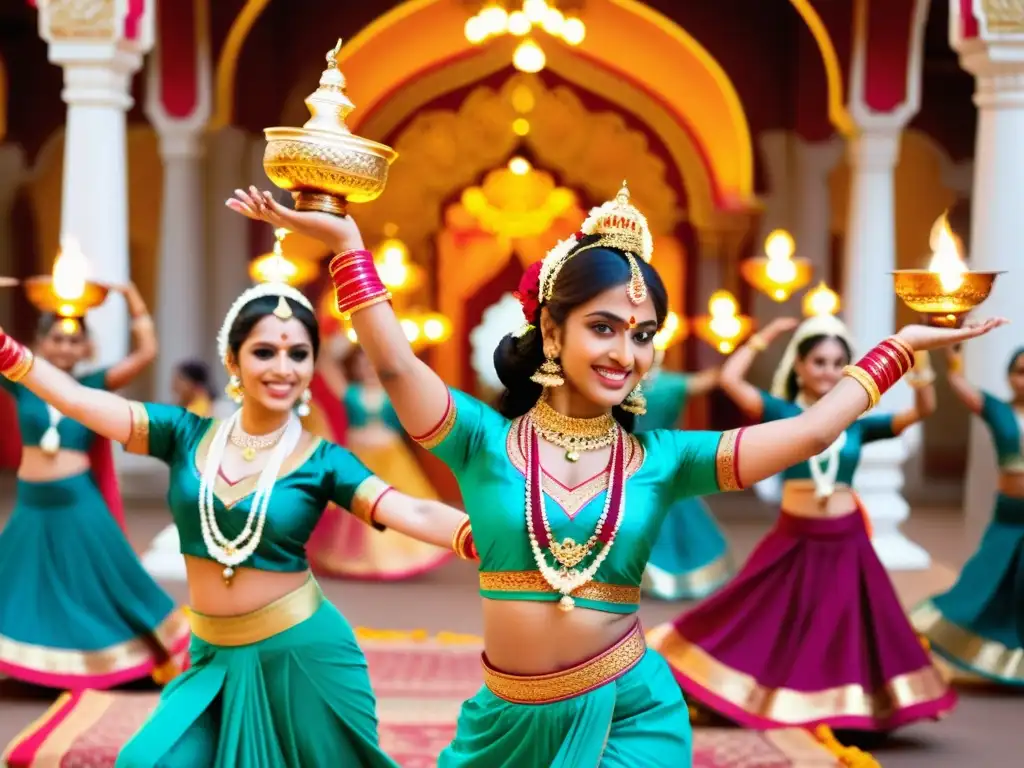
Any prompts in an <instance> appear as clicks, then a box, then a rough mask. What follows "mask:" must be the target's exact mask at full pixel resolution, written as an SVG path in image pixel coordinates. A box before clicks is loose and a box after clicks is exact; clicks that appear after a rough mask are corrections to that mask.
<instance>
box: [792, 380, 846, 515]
mask: <svg viewBox="0 0 1024 768" xmlns="http://www.w3.org/2000/svg"><path fill="white" fill-rule="evenodd" d="M795 402H796V404H797V405H798V406H799V407H800V408H801V409H803V410H807V408H809V407H810V403H808V402H807V398H805V397H804V396H803V395H797V396H796V400H795ZM845 445H846V431H845V430H844V431H843V432H841V433H840V434H839V437H837V438H836V440H835V442H833V443H832V445H830V446H829V447H828V448H826V449H825V450H824V451H822V452H821V453H819V454H818V455H817V456H812V457H811V458H809V459H808V460H807V466H808V468H809V469H810V471H811V480H812V481H813V482H814V496H815V498H817V499H818V501H820V502H826V501H828V500H829V498H831V496H832V494H834V493H835V492H836V480H837V479H838V477H839V454H840V452H841V451H842V450H843V447H844V446H845Z"/></svg>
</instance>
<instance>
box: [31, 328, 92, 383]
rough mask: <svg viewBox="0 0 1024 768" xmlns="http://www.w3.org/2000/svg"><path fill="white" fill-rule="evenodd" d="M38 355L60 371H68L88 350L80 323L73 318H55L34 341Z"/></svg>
mask: <svg viewBox="0 0 1024 768" xmlns="http://www.w3.org/2000/svg"><path fill="white" fill-rule="evenodd" d="M36 350H37V352H38V353H39V356H40V357H42V358H43V359H44V360H46V362H48V363H50V364H51V365H53V366H55V367H57V368H60V369H61V370H62V371H65V372H70V371H72V370H74V368H75V366H76V365H78V364H79V363H80V362H82V361H83V360H85V359H86V358H87V357H88V356H89V354H90V352H91V348H90V344H89V337H88V336H86V334H85V331H84V330H83V329H82V325H81V324H80V323H78V322H76V321H73V320H67V321H65V320H59V319H58V320H55V321H54V322H53V324H52V325H50V327H49V328H48V329H47V330H46V332H45V333H42V334H40V335H39V337H38V339H37V342H36Z"/></svg>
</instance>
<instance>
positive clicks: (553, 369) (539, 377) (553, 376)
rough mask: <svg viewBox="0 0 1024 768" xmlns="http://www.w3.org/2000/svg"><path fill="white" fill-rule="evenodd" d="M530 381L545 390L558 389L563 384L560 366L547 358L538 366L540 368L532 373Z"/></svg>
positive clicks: (552, 359)
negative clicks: (549, 388)
mask: <svg viewBox="0 0 1024 768" xmlns="http://www.w3.org/2000/svg"><path fill="white" fill-rule="evenodd" d="M530 381H532V382H534V383H535V384H540V385H541V386H542V387H545V388H548V387H560V386H562V385H563V384H565V379H564V378H563V377H562V366H560V365H559V364H558V362H557V361H556V360H555V359H554V358H551V357H549V358H548V359H547V360H545V361H544V362H543V363H541V364H540V368H538V369H537V370H536V371H534V373H533V376H531V377H530Z"/></svg>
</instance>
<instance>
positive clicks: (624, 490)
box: [228, 188, 1001, 768]
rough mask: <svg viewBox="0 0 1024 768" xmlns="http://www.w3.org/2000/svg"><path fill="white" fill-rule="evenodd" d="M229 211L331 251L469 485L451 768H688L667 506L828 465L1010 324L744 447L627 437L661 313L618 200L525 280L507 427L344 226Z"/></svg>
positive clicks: (383, 364) (382, 369) (506, 366)
mask: <svg viewBox="0 0 1024 768" xmlns="http://www.w3.org/2000/svg"><path fill="white" fill-rule="evenodd" d="M236 194H237V199H234V200H231V201H229V203H228V205H229V206H230V207H232V208H233V209H234V210H236V211H238V212H240V213H243V214H245V215H247V216H249V217H251V218H254V219H260V220H263V221H267V222H269V223H271V224H272V225H274V226H284V227H288V228H289V229H290V230H292V231H297V232H303V233H304V234H307V235H309V236H311V237H315V238H318V239H320V240H321V241H322V242H324V243H325V244H326V245H328V247H330V248H331V249H333V250H335V251H337V252H338V255H337V256H335V258H334V259H333V260H332V262H331V265H330V271H331V275H332V278H333V281H334V284H335V286H336V287H337V289H338V296H337V299H338V308H339V310H341V311H342V312H346V313H350V314H351V318H352V323H353V326H354V327H355V330H356V333H357V334H358V335H359V341H360V344H361V345H362V347H363V348H364V349H365V350H366V353H367V355H368V356H369V357H370V360H371V361H372V362H373V365H374V367H375V368H376V369H377V372H378V374H379V376H380V379H381V382H382V383H383V384H384V386H385V388H386V389H387V391H388V395H389V396H390V398H391V402H392V404H393V405H394V408H395V411H396V412H397V414H398V417H399V419H400V420H401V422H402V425H403V426H404V427H405V428H406V430H407V431H409V432H410V433H411V434H413V435H417V436H419V437H418V439H419V440H420V442H421V443H422V444H423V445H425V446H427V447H428V448H429V449H430V450H432V451H433V452H434V453H435V454H436V455H437V456H439V457H440V458H441V459H443V460H444V461H445V462H446V463H447V464H448V466H449V467H451V468H452V470H453V471H454V473H455V475H456V477H457V478H458V481H459V484H460V488H461V490H462V495H463V498H464V499H465V502H466V507H467V509H468V510H469V514H470V517H471V519H472V520H473V523H474V530H473V537H474V540H475V544H476V546H477V548H478V551H479V553H480V559H481V565H480V592H481V595H482V597H483V598H484V600H483V614H484V647H485V653H484V656H483V665H484V680H485V685H484V687H483V688H482V689H481V690H480V692H479V693H478V694H477V695H475V696H474V697H473V698H472V699H470V700H469V701H467V702H466V703H465V704H464V705H463V707H462V712H461V715H460V717H459V722H458V730H457V733H456V736H455V739H454V741H453V742H452V743H451V745H450V746H449V747H448V748H447V749H445V750H444V752H442V753H441V755H440V758H439V763H438V764H439V765H440V766H441V767H442V768H452V767H462V766H474V767H475V766H479V767H480V768H483V767H484V766H487V767H488V768H489V767H490V766H495V765H502V766H505V767H506V768H534V767H535V766H539V765H543V766H555V767H556V768H568V767H569V766H573V767H575V766H589V765H597V764H598V763H600V764H601V765H602V766H635V765H643V766H651V767H652V768H654V767H656V766H664V767H665V768H668V767H671V768H679V767H680V766H687V765H690V764H691V751H692V744H691V733H690V724H689V719H688V714H687V710H686V706H685V704H684V702H683V696H682V693H681V691H680V689H679V686H678V685H677V684H676V683H675V681H674V680H673V678H672V675H671V672H670V671H669V668H668V667H667V665H666V664H665V662H664V660H663V659H662V658H661V657H660V656H659V655H658V654H656V653H648V652H647V649H646V645H645V642H644V634H643V632H642V631H641V629H640V626H639V624H638V623H637V616H636V611H637V607H638V603H639V601H640V581H641V578H642V576H643V571H644V566H645V565H646V564H647V558H648V555H649V554H650V551H651V547H652V545H653V543H654V540H655V538H656V535H657V532H658V529H659V527H660V524H661V520H662V518H663V517H664V515H665V512H666V511H667V509H668V507H669V506H670V504H671V502H673V501H675V500H676V499H678V498H683V497H686V496H703V495H707V494H710V493H715V492H717V491H724V490H734V489H737V488H739V487H741V485H742V484H743V483H744V482H753V481H755V480H759V479H761V478H763V477H767V476H769V475H772V474H775V473H776V472H779V471H781V470H782V469H784V468H785V467H787V466H790V465H792V464H796V463H798V462H801V461H804V460H806V459H807V458H809V457H811V456H813V455H816V454H818V453H820V452H821V451H822V450H823V449H824V448H826V447H827V446H828V445H830V444H831V443H832V442H833V441H834V440H835V439H836V438H837V437H838V435H840V434H841V433H842V432H843V430H844V429H846V427H848V426H849V425H850V424H851V423H852V422H854V421H855V420H856V418H857V417H858V416H860V415H861V414H862V413H863V412H864V411H865V410H866V409H867V408H868V407H869V406H871V405H874V404H875V402H877V399H878V396H879V393H880V392H881V391H882V390H884V389H886V388H887V387H888V386H889V385H890V384H891V383H892V382H894V381H896V380H897V379H898V378H899V377H900V376H901V375H902V374H904V373H906V371H907V370H908V369H909V367H910V364H909V356H908V354H907V353H906V351H905V350H906V349H907V348H922V349H923V348H928V347H934V346H938V345H941V344H948V343H955V342H957V341H959V340H961V339H966V338H970V337H973V336H976V335H979V334H981V333H985V332H986V331H988V330H990V329H992V328H994V327H996V326H997V325H999V324H1000V323H1001V321H998V320H994V321H989V322H988V323H986V324H984V325H982V326H979V327H976V328H965V329H961V330H942V329H934V328H925V327H918V326H910V327H908V328H905V329H904V330H902V331H900V334H899V335H898V336H896V337H893V338H892V339H890V340H887V341H885V342H882V344H881V345H879V347H877V348H876V349H875V350H872V351H871V352H869V354H868V357H867V358H866V359H864V360H862V361H861V362H860V363H859V364H858V366H851V367H850V368H848V369H847V370H848V371H849V376H847V377H845V378H844V379H843V380H842V381H841V382H839V383H838V384H837V385H836V386H835V387H834V388H833V390H832V391H831V392H830V393H829V394H828V395H826V396H825V397H824V398H822V400H821V402H820V404H817V405H815V406H812V407H810V408H808V409H807V410H806V411H804V412H802V413H799V414H796V415H794V416H793V417H792V418H789V419H786V420H783V421H778V422H774V423H771V424H764V425H759V426H756V427H751V428H749V429H747V430H746V431H745V432H743V433H742V435H741V433H740V431H739V430H734V431H731V432H726V433H724V434H723V433H718V432H688V431H673V430H658V431H654V432H645V433H642V434H639V435H633V434H631V432H630V429H631V427H632V426H633V423H632V422H633V413H632V412H633V411H638V410H641V409H642V402H641V396H640V393H638V392H637V391H636V389H635V388H636V385H637V384H639V383H640V380H641V378H642V377H643V375H644V374H645V373H646V372H647V371H648V370H650V368H651V364H652V362H653V359H654V348H653V345H652V339H653V337H654V334H655V332H656V331H657V330H658V328H659V326H660V325H661V323H662V322H663V321H664V319H665V315H666V313H667V306H666V303H667V302H666V295H665V289H664V285H663V284H662V282H661V279H660V278H659V277H658V274H657V272H655V271H654V269H653V267H651V266H650V264H649V261H650V258H651V251H652V245H651V244H652V239H651V235H650V232H649V231H648V229H647V223H646V220H645V219H644V217H643V216H642V215H641V214H640V212H639V211H637V210H636V208H634V207H633V206H632V205H631V204H630V202H629V194H628V192H627V191H626V189H625V188H623V189H622V190H621V191H620V193H619V194H618V195H617V196H616V199H615V200H614V201H612V202H610V203H606V204H605V205H604V206H602V207H601V208H598V209H595V210H594V211H592V212H591V215H590V217H589V218H588V219H587V220H586V221H585V222H584V223H583V225H582V227H581V230H580V231H579V232H577V233H576V234H575V235H574V236H573V237H570V238H568V239H567V240H565V241H563V242H561V243H559V244H558V245H556V246H555V247H554V248H553V249H552V250H551V251H550V252H549V253H548V255H547V256H546V257H545V258H544V260H543V261H542V262H539V263H537V264H536V265H534V266H532V267H531V268H530V269H529V270H527V273H526V275H525V276H524V278H523V281H522V282H521V283H520V290H519V295H520V297H521V301H522V303H523V309H524V315H525V317H526V320H527V326H525V327H524V328H523V329H522V330H521V331H520V332H519V333H518V334H516V335H512V336H507V337H505V338H504V339H503V340H502V341H501V343H500V345H499V347H498V349H497V351H496V352H495V363H496V368H497V370H498V372H499V375H500V376H501V379H502V382H503V383H504V384H505V386H506V387H507V391H506V392H505V394H504V396H503V399H502V402H501V406H500V411H495V410H492V409H491V408H489V407H487V406H485V405H484V404H483V403H481V402H479V401H478V400H475V399H474V398H471V397H469V396H467V395H465V394H463V393H461V392H456V391H452V390H449V388H448V387H447V386H446V385H445V384H444V382H443V381H442V380H441V379H440V378H439V377H438V376H437V374H436V373H434V372H433V371H432V370H431V369H430V368H429V367H428V366H427V365H426V363H424V362H423V361H421V360H420V359H419V358H418V357H417V356H416V355H415V354H414V353H413V350H412V348H411V347H410V346H409V343H408V341H407V340H406V337H405V334H404V332H403V331H402V327H401V325H400V324H399V322H398V318H397V317H396V315H395V313H394V311H393V309H392V308H391V306H390V304H389V303H388V302H387V299H388V292H387V290H386V288H385V287H384V285H383V283H382V282H381V280H380V278H379V277H378V275H377V273H376V270H375V268H374V264H373V256H372V254H371V253H370V252H369V251H367V250H366V249H365V248H364V247H363V241H362V238H361V236H360V233H359V230H358V228H357V227H356V225H355V223H354V222H353V221H352V219H351V218H348V217H335V216H331V215H329V214H322V213H312V212H294V211H291V210H288V209H287V208H285V207H283V206H281V205H280V204H278V203H277V202H275V201H274V199H273V198H272V197H271V195H270V194H269V193H266V192H259V191H257V190H255V189H253V188H251V189H250V192H249V193H244V192H241V191H239V192H237V193H236ZM889 349H893V350H895V354H894V355H893V356H892V357H888V356H887V352H886V350H889ZM869 371H874V378H873V377H872V374H870V373H868V372H869ZM883 373H884V376H883ZM627 496H628V504H627V503H626V499H627ZM467 527H468V524H467ZM577 607H578V610H574V608H577Z"/></svg>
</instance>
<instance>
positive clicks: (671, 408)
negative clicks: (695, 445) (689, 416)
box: [634, 371, 690, 432]
mask: <svg viewBox="0 0 1024 768" xmlns="http://www.w3.org/2000/svg"><path fill="white" fill-rule="evenodd" d="M689 379H690V377H689V376H687V375H686V374H685V373H676V372H674V371H658V373H657V374H656V375H655V376H654V381H653V382H651V384H650V386H645V387H644V395H645V397H646V398H647V413H645V414H644V415H643V416H639V417H638V418H637V420H636V429H635V430H634V431H635V432H648V431H650V430H652V429H672V428H673V427H675V426H676V424H678V423H679V417H680V416H682V415H683V408H685V407H686V395H687V382H688V381H689Z"/></svg>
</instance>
